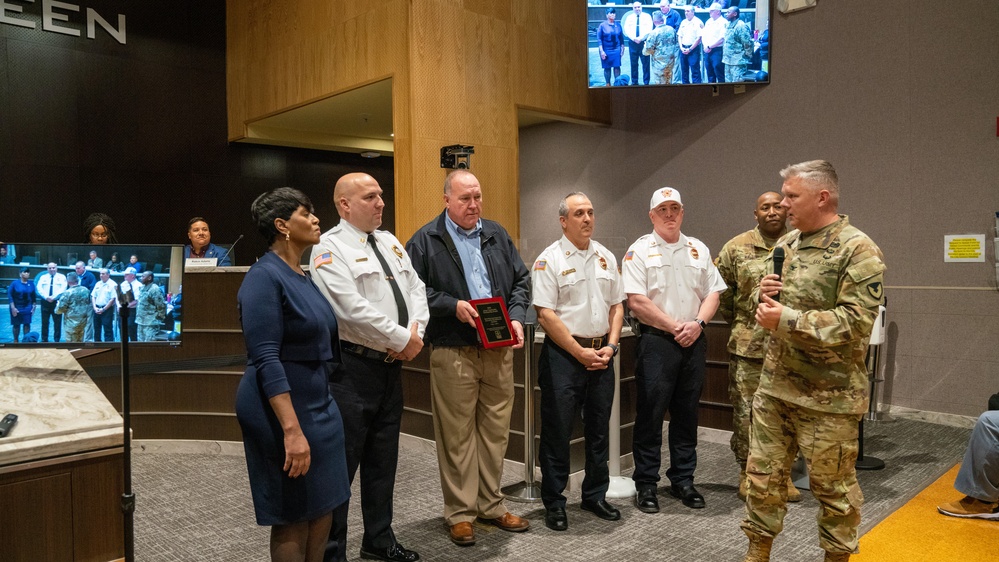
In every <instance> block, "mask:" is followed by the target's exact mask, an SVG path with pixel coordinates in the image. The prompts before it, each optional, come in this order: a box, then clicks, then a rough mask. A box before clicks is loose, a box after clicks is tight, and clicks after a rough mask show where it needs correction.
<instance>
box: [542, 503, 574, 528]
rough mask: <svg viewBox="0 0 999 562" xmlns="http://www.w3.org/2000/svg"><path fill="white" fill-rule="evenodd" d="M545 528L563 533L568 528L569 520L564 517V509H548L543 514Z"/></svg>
mask: <svg viewBox="0 0 999 562" xmlns="http://www.w3.org/2000/svg"><path fill="white" fill-rule="evenodd" d="M545 527H548V528H549V529H551V530H552V531H564V530H566V529H568V528H569V518H568V517H566V516H565V508H564V507H549V508H548V511H547V512H546V513H545Z"/></svg>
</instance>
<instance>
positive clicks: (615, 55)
mask: <svg viewBox="0 0 999 562" xmlns="http://www.w3.org/2000/svg"><path fill="white" fill-rule="evenodd" d="M616 20H617V11H616V10H615V9H614V8H607V20H606V21H602V22H600V27H598V28H597V49H599V51H600V66H602V67H603V69H604V82H606V83H607V85H608V86H610V85H611V84H613V82H611V70H613V71H614V79H615V80H616V79H617V77H618V76H621V51H622V50H623V49H624V30H623V29H621V24H620V23H618V22H617V21H616Z"/></svg>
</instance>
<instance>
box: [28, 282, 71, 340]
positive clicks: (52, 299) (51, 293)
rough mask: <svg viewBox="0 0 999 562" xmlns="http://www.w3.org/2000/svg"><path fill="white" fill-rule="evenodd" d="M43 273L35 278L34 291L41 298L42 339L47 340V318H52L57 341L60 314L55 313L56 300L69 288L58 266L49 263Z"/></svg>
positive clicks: (59, 328) (60, 321)
mask: <svg viewBox="0 0 999 562" xmlns="http://www.w3.org/2000/svg"><path fill="white" fill-rule="evenodd" d="M45 269H46V271H45V273H42V274H41V275H39V276H38V277H37V278H36V279H35V292H36V293H38V296H39V297H41V298H42V300H41V304H42V341H43V342H47V341H49V318H52V327H53V328H54V331H53V334H52V335H53V336H54V337H53V338H52V341H54V342H58V341H59V340H61V339H62V314H56V312H55V309H56V301H58V300H59V295H61V294H63V293H64V292H65V291H66V289H68V288H69V284H68V283H67V281H66V276H65V275H63V274H62V273H59V266H57V265H56V264H55V263H49V264H47V265H46V266H45Z"/></svg>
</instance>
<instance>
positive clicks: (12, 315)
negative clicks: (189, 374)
mask: <svg viewBox="0 0 999 562" xmlns="http://www.w3.org/2000/svg"><path fill="white" fill-rule="evenodd" d="M183 275H184V247H183V246H179V245H127V244H107V245H93V244H32V243H26V244H20V243H16V242H14V243H4V244H3V245H2V246H0V304H2V305H3V307H4V309H6V311H7V314H4V315H3V316H0V347H12V346H35V347H62V348H87V347H116V346H119V345H120V344H121V341H122V340H125V339H127V340H128V342H129V345H131V344H132V342H135V344H136V345H167V346H176V345H180V343H181V320H182V311H183V298H182V290H183V289H182V286H183ZM123 310H124V311H125V314H124V315H123V314H122V311H123ZM126 315H127V316H126Z"/></svg>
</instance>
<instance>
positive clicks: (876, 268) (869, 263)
mask: <svg viewBox="0 0 999 562" xmlns="http://www.w3.org/2000/svg"><path fill="white" fill-rule="evenodd" d="M885 269H886V268H885V264H884V262H883V261H881V258H879V257H878V256H870V257H868V258H867V259H865V260H862V261H861V262H860V263H857V264H855V265H853V266H851V267H850V268H848V269H847V270H846V272H847V273H848V274H849V275H850V278H851V279H853V282H854V283H857V284H860V283H861V282H862V281H865V280H867V279H870V278H871V277H874V276H875V275H878V274H880V273H884V271H885Z"/></svg>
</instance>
